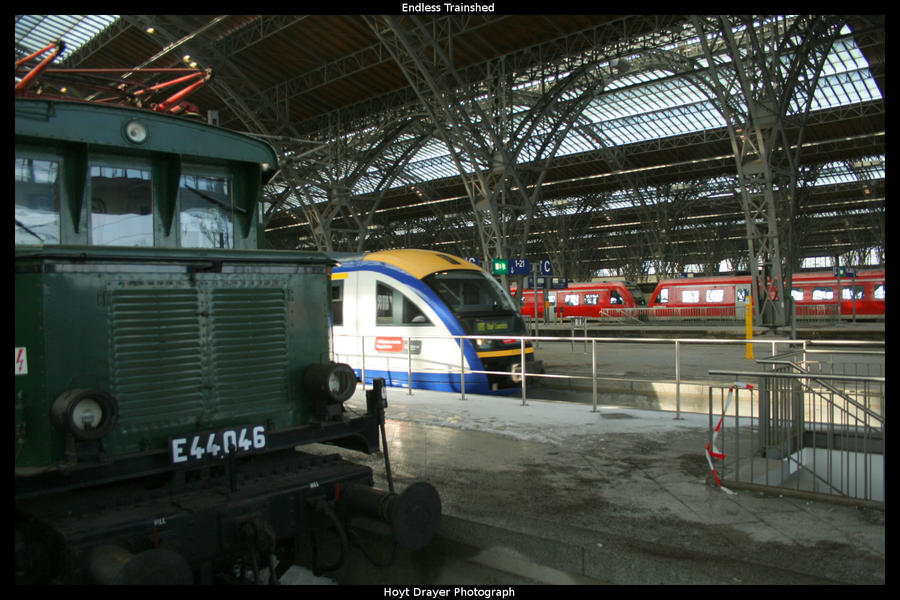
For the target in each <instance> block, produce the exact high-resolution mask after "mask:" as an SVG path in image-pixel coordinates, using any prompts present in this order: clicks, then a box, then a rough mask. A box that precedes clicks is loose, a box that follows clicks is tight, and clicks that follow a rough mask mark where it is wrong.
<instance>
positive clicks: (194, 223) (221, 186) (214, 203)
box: [178, 175, 234, 248]
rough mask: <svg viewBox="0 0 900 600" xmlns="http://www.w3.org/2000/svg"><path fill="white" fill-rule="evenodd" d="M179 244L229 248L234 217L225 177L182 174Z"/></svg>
mask: <svg viewBox="0 0 900 600" xmlns="http://www.w3.org/2000/svg"><path fill="white" fill-rule="evenodd" d="M178 195H179V199H180V201H181V209H180V211H179V215H178V219H179V222H180V224H181V225H180V234H181V239H180V245H181V246H183V247H185V248H233V247H234V220H233V218H232V217H233V198H232V195H231V181H230V179H229V178H228V177H217V176H208V175H182V176H181V183H180V187H179V190H178Z"/></svg>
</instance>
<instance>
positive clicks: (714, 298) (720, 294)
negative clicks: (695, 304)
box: [706, 289, 725, 302]
mask: <svg viewBox="0 0 900 600" xmlns="http://www.w3.org/2000/svg"><path fill="white" fill-rule="evenodd" d="M706 301H707V302H724V301H725V290H716V289H712V290H706Z"/></svg>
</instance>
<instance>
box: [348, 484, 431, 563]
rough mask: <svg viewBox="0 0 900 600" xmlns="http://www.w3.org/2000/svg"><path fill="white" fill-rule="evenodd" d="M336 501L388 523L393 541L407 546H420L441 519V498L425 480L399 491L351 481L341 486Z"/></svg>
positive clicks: (427, 539) (425, 541)
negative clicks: (387, 490)
mask: <svg viewBox="0 0 900 600" xmlns="http://www.w3.org/2000/svg"><path fill="white" fill-rule="evenodd" d="M339 502H340V504H341V505H342V506H343V507H345V508H347V509H348V510H350V511H351V512H357V513H360V514H363V515H365V516H368V517H372V518H375V519H378V520H380V521H382V522H384V523H387V524H388V525H390V526H391V531H392V532H393V534H394V539H396V540H397V543H398V544H400V545H401V546H403V547H404V548H407V549H409V550H418V549H420V548H422V547H424V546H425V545H426V544H427V543H428V542H430V541H431V538H433V537H434V534H435V532H436V531H437V526H438V523H439V522H440V520H441V498H440V496H439V495H438V493H437V490H435V489H434V486H432V485H431V484H429V483H425V482H424V481H419V482H416V483H414V484H412V485H410V486H409V487H408V488H406V489H405V490H403V491H402V492H401V493H399V494H395V493H393V492H385V491H382V490H378V489H375V488H371V487H369V486H367V485H363V484H359V483H354V484H349V485H347V486H346V487H341V496H340V501H339Z"/></svg>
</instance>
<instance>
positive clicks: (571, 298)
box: [564, 294, 578, 306]
mask: <svg viewBox="0 0 900 600" xmlns="http://www.w3.org/2000/svg"><path fill="white" fill-rule="evenodd" d="M564 301H565V303H566V306H578V294H566V296H565V298H564Z"/></svg>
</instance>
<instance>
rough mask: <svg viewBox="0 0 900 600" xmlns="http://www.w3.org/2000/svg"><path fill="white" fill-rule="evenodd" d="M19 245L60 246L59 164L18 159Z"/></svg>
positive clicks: (17, 206)
mask: <svg viewBox="0 0 900 600" xmlns="http://www.w3.org/2000/svg"><path fill="white" fill-rule="evenodd" d="M14 177H15V182H16V183H15V186H16V191H15V194H16V224H15V227H16V235H15V243H16V244H28V245H34V244H58V243H59V236H60V224H59V163H58V162H57V161H53V160H38V159H31V158H16V167H15V175H14Z"/></svg>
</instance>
